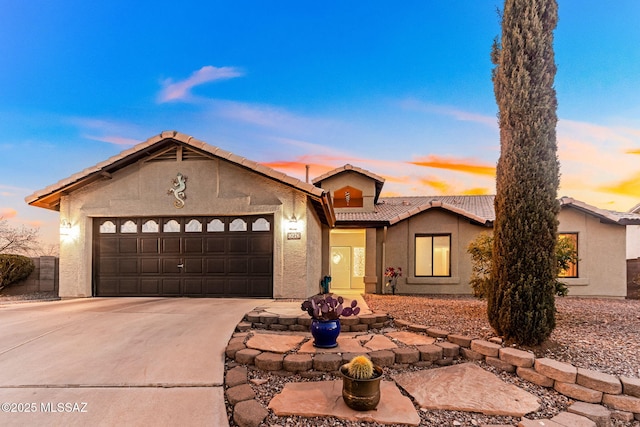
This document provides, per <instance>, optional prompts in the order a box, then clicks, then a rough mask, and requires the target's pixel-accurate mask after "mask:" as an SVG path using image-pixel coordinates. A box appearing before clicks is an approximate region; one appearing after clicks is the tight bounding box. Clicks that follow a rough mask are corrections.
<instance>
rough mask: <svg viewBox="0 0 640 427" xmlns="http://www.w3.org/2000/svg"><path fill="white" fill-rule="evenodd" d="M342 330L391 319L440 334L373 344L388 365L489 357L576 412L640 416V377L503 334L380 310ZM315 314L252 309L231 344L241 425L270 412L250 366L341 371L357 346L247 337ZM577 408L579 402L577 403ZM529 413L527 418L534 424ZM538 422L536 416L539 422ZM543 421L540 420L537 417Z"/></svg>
mask: <svg viewBox="0 0 640 427" xmlns="http://www.w3.org/2000/svg"><path fill="white" fill-rule="evenodd" d="M340 323H341V332H367V331H369V330H372V331H377V330H380V329H383V328H387V327H392V326H393V327H394V328H396V329H398V330H401V329H405V330H408V331H411V332H417V333H423V334H426V335H428V336H430V337H432V338H435V339H436V341H435V342H434V343H433V344H429V345H418V346H407V347H398V348H394V349H391V350H378V351H369V352H367V353H366V354H367V355H368V356H369V358H370V359H371V360H372V361H373V363H375V364H377V365H379V366H381V367H390V366H393V367H395V368H402V367H403V366H409V365H413V366H420V367H428V366H432V365H434V364H436V365H440V366H447V365H451V364H452V363H453V361H454V360H458V359H467V360H471V361H484V362H485V363H486V364H487V365H490V366H493V367H494V368H496V369H498V370H501V371H505V372H508V373H512V374H516V375H518V376H519V377H520V378H522V379H524V380H526V381H529V382H531V383H533V384H537V385H539V386H542V387H547V388H553V389H554V390H556V391H557V392H558V393H560V394H563V395H565V396H567V397H569V398H571V399H574V400H576V401H578V402H577V403H576V404H575V405H572V407H571V408H569V410H570V412H574V413H576V414H578V415H582V416H584V417H587V418H589V419H591V420H593V421H594V422H595V423H596V425H597V426H608V425H609V420H610V418H616V419H619V420H622V421H625V422H632V421H633V420H634V419H635V420H640V379H638V378H629V377H625V376H615V375H611V374H605V373H602V372H598V371H594V370H589V369H583V368H577V367H575V366H573V365H571V364H569V363H565V362H559V361H556V360H554V359H550V358H536V357H535V355H534V354H533V353H531V352H528V351H524V350H519V349H516V348H511V347H504V346H503V343H502V340H501V339H500V338H499V337H495V338H491V339H489V340H483V339H475V338H473V337H469V336H464V335H460V334H454V333H450V332H449V331H446V330H443V329H439V328H435V327H430V326H424V325H418V324H414V323H411V322H408V321H405V320H402V319H392V318H390V317H389V315H388V314H382V313H375V312H374V313H372V314H365V315H361V316H350V317H342V318H340ZM310 325H311V318H310V317H309V316H308V315H300V316H294V315H277V314H273V313H267V312H258V311H252V312H250V313H247V314H246V315H245V317H244V320H243V321H241V322H240V323H239V324H238V325H237V327H236V332H235V333H234V335H233V337H232V338H231V340H230V341H229V343H228V345H227V348H226V351H225V353H226V356H227V358H229V359H231V360H232V362H231V363H229V364H228V367H229V368H230V369H229V370H228V371H227V373H226V377H225V386H226V387H225V388H226V391H225V396H226V398H227V401H228V402H229V404H230V405H231V406H232V407H233V409H234V410H233V417H234V421H235V422H236V423H237V424H238V425H239V426H243V427H244V426H258V425H259V424H260V423H261V422H262V421H263V420H264V419H265V418H266V417H267V415H268V411H267V409H265V408H264V407H263V406H262V405H261V404H260V403H259V402H258V401H257V400H255V394H254V392H253V390H252V389H251V387H250V385H249V384H248V369H247V365H248V366H251V365H253V366H255V367H256V368H257V369H261V370H265V371H274V372H277V371H279V372H283V371H284V372H288V373H291V374H293V373H297V374H300V375H302V376H308V377H314V376H321V375H323V374H324V373H326V372H336V371H338V370H339V368H340V366H341V365H342V364H343V363H346V362H348V361H349V360H350V359H351V358H352V357H353V356H354V354H351V353H343V354H335V353H317V354H298V353H295V352H293V353H289V354H280V353H272V352H262V351H260V350H257V349H251V348H247V347H246V345H245V341H246V338H247V337H248V336H249V331H250V330H252V329H257V330H260V329H262V330H270V331H274V332H287V331H291V332H309V326H310ZM572 408H576V409H573V410H572ZM527 421H529V420H526V419H523V422H522V423H520V425H523V426H528V425H529V424H527ZM531 425H534V424H531ZM536 425H537V424H536Z"/></svg>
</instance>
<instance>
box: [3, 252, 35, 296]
mask: <svg viewBox="0 0 640 427" xmlns="http://www.w3.org/2000/svg"><path fill="white" fill-rule="evenodd" d="M35 268H36V266H35V264H34V263H33V260H32V259H31V258H29V257H26V256H22V255H8V254H0V289H3V288H5V287H7V286H9V285H12V284H14V283H16V282H19V281H21V280H24V279H26V278H27V277H29V275H30V274H31V273H32V272H33V270H34V269H35Z"/></svg>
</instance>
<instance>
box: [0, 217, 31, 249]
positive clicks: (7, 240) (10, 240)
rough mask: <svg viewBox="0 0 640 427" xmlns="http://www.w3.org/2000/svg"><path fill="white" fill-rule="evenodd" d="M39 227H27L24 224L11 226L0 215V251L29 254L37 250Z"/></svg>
mask: <svg viewBox="0 0 640 427" xmlns="http://www.w3.org/2000/svg"><path fill="white" fill-rule="evenodd" d="M39 232H40V229H39V228H29V227H26V226H24V225H22V226H19V227H13V226H11V225H10V224H9V222H8V221H7V220H6V219H4V218H3V217H0V253H5V254H6V253H13V254H24V255H29V254H32V253H34V252H35V251H37V250H38V248H39V246H40V240H39V238H38V233H39Z"/></svg>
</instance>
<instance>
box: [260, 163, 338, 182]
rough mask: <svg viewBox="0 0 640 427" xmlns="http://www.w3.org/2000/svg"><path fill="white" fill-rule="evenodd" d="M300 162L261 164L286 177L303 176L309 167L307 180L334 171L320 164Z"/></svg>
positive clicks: (330, 167)
mask: <svg viewBox="0 0 640 427" xmlns="http://www.w3.org/2000/svg"><path fill="white" fill-rule="evenodd" d="M302 160H304V159H301V160H275V161H273V162H261V164H263V165H265V166H267V167H270V168H272V169H275V170H278V171H280V172H284V173H286V174H288V175H298V176H305V174H306V171H307V170H306V168H307V166H309V175H310V176H309V179H313V178H315V177H316V176H320V175H322V174H323V173H325V172H328V171H330V170H333V169H335V166H331V165H328V164H321V163H311V162H305V161H302Z"/></svg>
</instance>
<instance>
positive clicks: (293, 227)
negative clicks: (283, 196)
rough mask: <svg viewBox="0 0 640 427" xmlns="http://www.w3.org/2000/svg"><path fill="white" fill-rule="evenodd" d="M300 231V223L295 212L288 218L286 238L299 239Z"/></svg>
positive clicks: (300, 236)
mask: <svg viewBox="0 0 640 427" xmlns="http://www.w3.org/2000/svg"><path fill="white" fill-rule="evenodd" d="M301 238H302V233H301V232H300V224H299V223H298V219H297V218H296V216H295V214H294V215H292V216H291V219H290V220H289V227H288V229H287V240H300V239H301Z"/></svg>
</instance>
